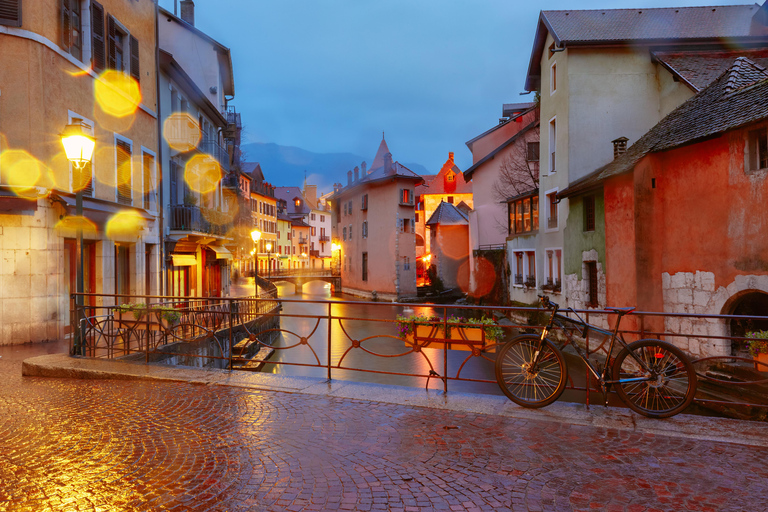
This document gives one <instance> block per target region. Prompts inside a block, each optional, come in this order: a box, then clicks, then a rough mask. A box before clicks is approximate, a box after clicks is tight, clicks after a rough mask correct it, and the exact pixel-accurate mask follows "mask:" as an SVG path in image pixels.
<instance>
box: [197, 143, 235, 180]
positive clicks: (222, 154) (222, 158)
mask: <svg viewBox="0 0 768 512" xmlns="http://www.w3.org/2000/svg"><path fill="white" fill-rule="evenodd" d="M197 149H198V150H199V151H200V152H201V153H205V154H206V155H210V156H212V157H213V158H215V159H216V161H218V162H219V165H221V168H222V169H223V170H224V172H229V153H228V152H227V150H226V149H225V148H224V147H222V146H221V145H220V144H219V143H218V142H216V141H215V140H211V139H203V140H201V141H200V143H199V144H198V145H197Z"/></svg>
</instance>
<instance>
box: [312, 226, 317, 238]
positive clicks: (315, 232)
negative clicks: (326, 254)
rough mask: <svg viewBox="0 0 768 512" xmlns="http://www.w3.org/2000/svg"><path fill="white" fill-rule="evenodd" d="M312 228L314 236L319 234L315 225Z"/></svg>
mask: <svg viewBox="0 0 768 512" xmlns="http://www.w3.org/2000/svg"><path fill="white" fill-rule="evenodd" d="M311 229H312V233H311V234H312V236H315V235H317V228H316V227H315V226H312V228H311Z"/></svg>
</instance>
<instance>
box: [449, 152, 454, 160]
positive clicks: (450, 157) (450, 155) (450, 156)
mask: <svg viewBox="0 0 768 512" xmlns="http://www.w3.org/2000/svg"><path fill="white" fill-rule="evenodd" d="M448 160H450V161H451V162H453V151H449V152H448Z"/></svg>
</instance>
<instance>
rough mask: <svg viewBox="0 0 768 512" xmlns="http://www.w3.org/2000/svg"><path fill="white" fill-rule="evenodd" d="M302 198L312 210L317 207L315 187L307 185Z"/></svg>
mask: <svg viewBox="0 0 768 512" xmlns="http://www.w3.org/2000/svg"><path fill="white" fill-rule="evenodd" d="M304 198H305V199H306V200H307V202H308V203H309V204H310V205H311V206H312V208H314V207H315V206H317V185H307V187H306V189H305V190H304Z"/></svg>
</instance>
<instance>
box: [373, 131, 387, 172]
mask: <svg viewBox="0 0 768 512" xmlns="http://www.w3.org/2000/svg"><path fill="white" fill-rule="evenodd" d="M387 153H390V151H389V148H388V147H387V141H386V140H385V139H384V132H381V144H379V150H378V151H377V152H376V157H375V158H374V159H373V163H372V164H371V170H372V171H373V170H375V169H378V168H379V167H382V166H383V165H384V155H386V154H387Z"/></svg>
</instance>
